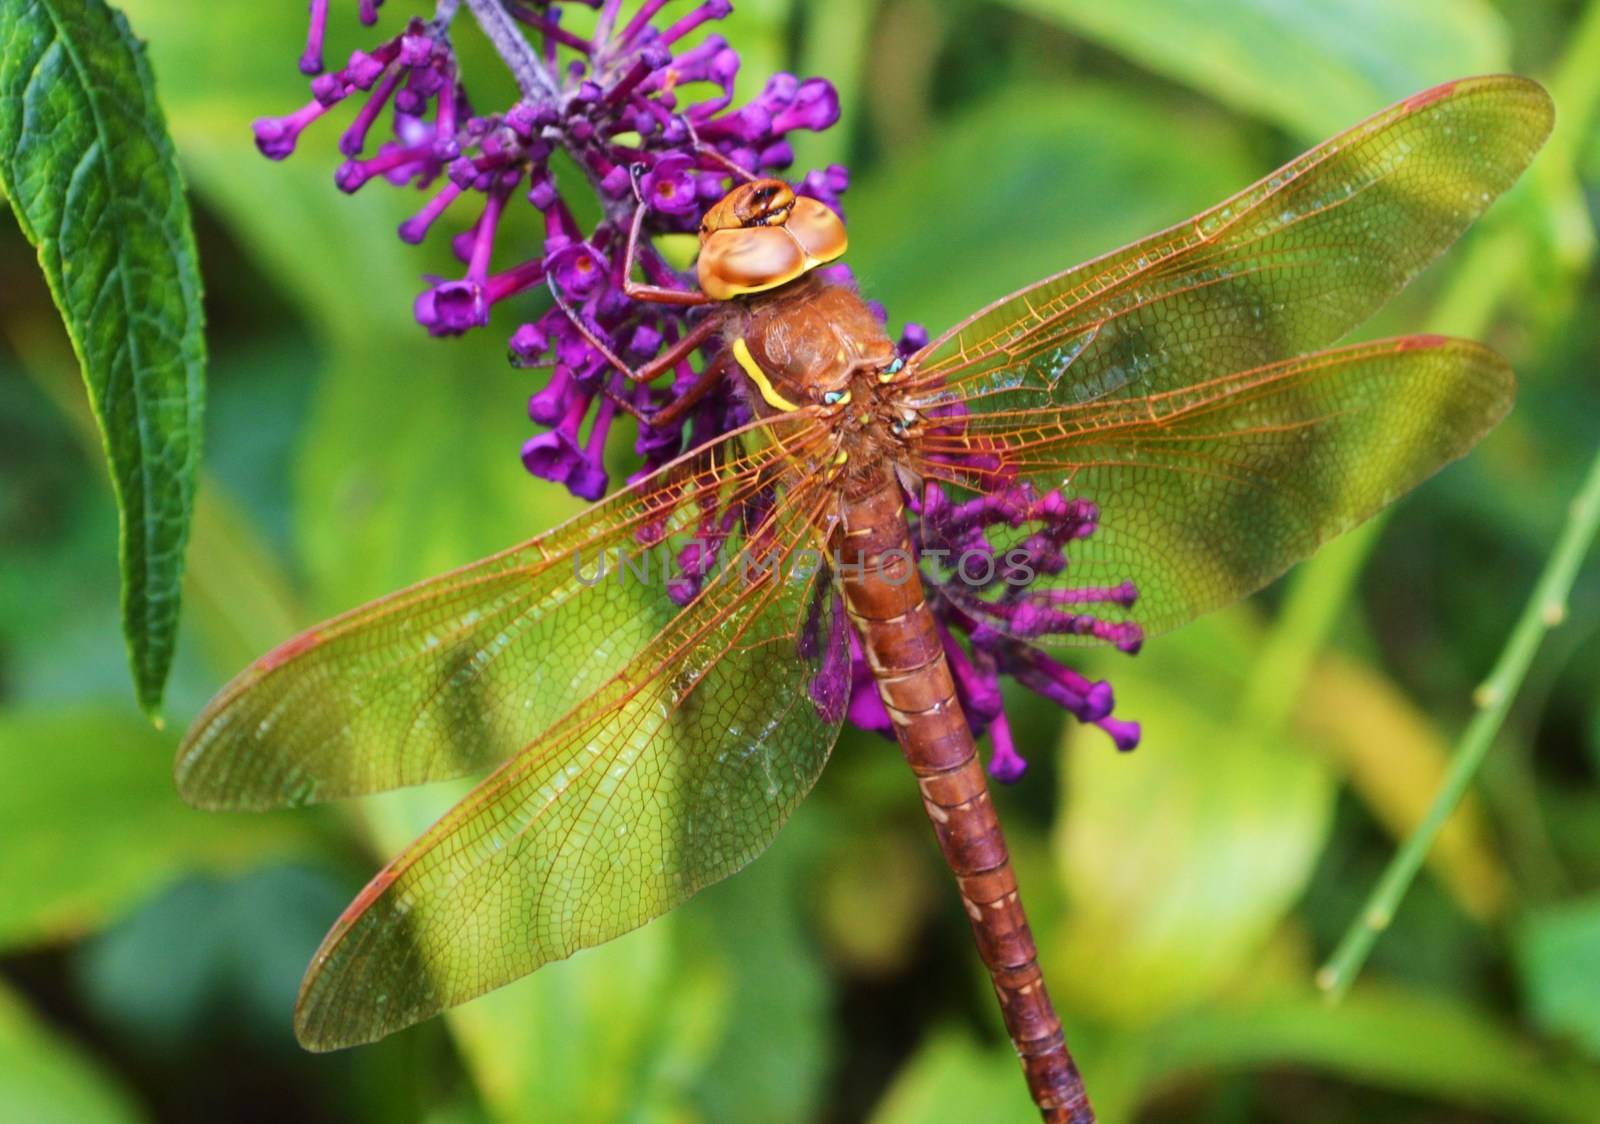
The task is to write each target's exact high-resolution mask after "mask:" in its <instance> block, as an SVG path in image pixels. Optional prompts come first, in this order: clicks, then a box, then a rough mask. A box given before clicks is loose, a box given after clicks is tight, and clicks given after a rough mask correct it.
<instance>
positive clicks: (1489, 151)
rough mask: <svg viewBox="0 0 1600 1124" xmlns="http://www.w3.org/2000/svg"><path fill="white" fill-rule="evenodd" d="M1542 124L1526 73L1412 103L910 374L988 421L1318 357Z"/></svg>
mask: <svg viewBox="0 0 1600 1124" xmlns="http://www.w3.org/2000/svg"><path fill="white" fill-rule="evenodd" d="M1552 120H1553V107H1552V105H1551V102H1550V98H1549V95H1548V94H1546V93H1545V92H1544V90H1543V89H1542V88H1541V87H1540V86H1539V85H1538V84H1537V83H1534V82H1530V81H1528V80H1526V79H1523V78H1516V77H1509V76H1494V77H1486V78H1473V79H1467V80H1464V81H1460V82H1454V83H1450V84H1448V85H1444V86H1439V87H1436V88H1434V89H1432V90H1428V91H1426V92H1424V93H1421V94H1417V95H1416V96H1414V97H1411V98H1408V99H1406V100H1405V101H1403V102H1400V103H1399V104H1397V105H1394V106H1392V107H1390V108H1389V109H1386V110H1384V111H1383V112H1381V113H1378V114H1377V115H1375V116H1373V117H1371V118H1369V119H1368V120H1366V121H1364V122H1362V123H1361V124H1360V125H1357V126H1356V127H1355V128H1353V129H1351V130H1349V131H1348V132H1345V133H1342V134H1340V135H1339V136H1337V137H1334V138H1333V139H1332V140H1329V141H1327V142H1325V143H1323V144H1321V145H1319V146H1317V147H1316V148H1314V149H1312V150H1311V151H1309V152H1307V153H1306V154H1304V155H1303V156H1301V157H1299V158H1298V159H1296V160H1294V161H1292V162H1291V163H1289V164H1287V165H1285V166H1284V167H1283V168H1281V169H1279V170H1278V171H1277V172H1274V173H1273V174H1272V175H1270V176H1268V177H1266V178H1265V179H1263V180H1262V181H1261V182H1259V183H1257V184H1255V185H1254V186H1252V187H1249V188H1246V189H1245V190H1244V191H1242V192H1240V193H1239V194H1238V195H1235V196H1234V197H1233V198H1231V199H1229V200H1227V201H1226V202H1224V203H1222V204H1220V205H1218V206H1216V207H1213V208H1212V209H1211V210H1209V211H1206V212H1205V213H1203V214H1200V215H1197V216H1195V217H1194V218H1193V219H1190V220H1188V221H1187V222H1183V223H1180V224H1178V225H1177V226H1174V227H1172V228H1171V229H1170V230H1166V231H1163V232H1161V233H1159V234H1155V235H1152V236H1151V237H1149V238H1146V239H1143V240H1142V241H1139V242H1135V243H1133V244H1132V245H1129V246H1126V247H1124V248H1123V249H1120V250H1117V251H1115V252H1113V253H1111V254H1108V255H1107V256H1105V257H1102V258H1097V259H1095V260H1094V261H1091V262H1088V263H1086V264H1084V265H1080V266H1078V267H1076V268H1074V269H1070V270H1068V271H1067V272H1065V273H1062V274H1059V275H1057V276H1055V277H1051V278H1048V279H1046V280H1044V281H1041V282H1039V283H1038V284H1036V285H1032V286H1029V287H1028V288H1026V289H1023V290H1021V291H1020V292H1018V293H1014V294H1013V295H1011V296H1009V297H1007V298H1005V299H1003V300H1001V301H998V302H997V303H995V304H994V305H991V306H990V307H989V308H986V309H984V310H982V311H981V312H979V313H977V314H976V315H975V316H973V317H972V318H971V319H969V320H967V321H966V322H964V323H962V324H960V325H957V326H956V327H955V328H952V329H951V330H950V331H948V332H946V333H945V334H944V335H942V336H940V337H939V338H938V339H937V340H935V341H934V342H933V343H932V344H930V345H929V347H928V348H927V349H925V350H924V351H923V352H922V353H921V354H920V355H919V356H918V357H916V358H914V359H913V360H912V362H911V368H912V372H911V376H910V377H911V378H912V379H913V380H914V381H915V382H916V383H917V384H919V385H922V386H926V387H927V389H928V392H929V396H930V398H933V397H959V398H960V399H961V400H962V401H963V402H964V403H965V405H966V407H967V409H968V410H970V411H971V412H973V413H976V414H982V413H987V412H991V411H997V412H1007V411H1016V410H1022V409H1029V408H1035V407H1041V406H1052V405H1054V406H1064V405H1070V404H1074V403H1081V402H1087V401H1092V400H1096V399H1100V398H1104V397H1108V396H1109V397H1118V396H1121V397H1129V398H1133V397H1138V396H1141V395H1146V394H1154V393H1159V392H1161V391H1164V390H1171V389H1176V388H1180V387H1186V386H1189V385H1191V384H1194V383H1197V382H1202V381H1204V380H1207V379H1211V378H1214V377H1215V376H1216V375H1217V374H1218V373H1219V372H1226V371H1247V370H1252V369H1255V368H1258V367H1262V366H1265V365H1266V364H1269V363H1273V362H1276V361H1278V360H1281V359H1286V358H1289V357H1290V356H1294V355H1298V354H1301V353H1304V352H1307V351H1310V350H1313V349H1315V348H1321V347H1326V346H1328V345H1329V344H1331V343H1334V342H1335V341H1337V340H1338V339H1339V338H1340V337H1341V336H1343V335H1344V334H1345V333H1347V332H1348V331H1350V330H1351V329H1352V328H1354V327H1355V326H1356V325H1357V324H1359V323H1360V322H1361V321H1363V320H1365V319H1366V318H1367V316H1368V315H1370V314H1371V313H1372V312H1373V311H1374V310H1375V309H1376V308H1377V307H1378V306H1379V305H1381V304H1382V303H1383V302H1384V301H1386V300H1387V299H1388V298H1389V297H1390V296H1392V295H1393V294H1394V293H1396V292H1397V291H1399V289H1400V288H1401V287H1402V286H1404V285H1405V284H1406V282H1408V281H1409V280H1410V279H1411V278H1412V277H1414V276H1415V275H1416V274H1417V273H1418V272H1419V271H1420V270H1421V269H1422V268H1423V267H1424V266H1426V265H1427V264H1428V263H1429V262H1431V261H1432V260H1433V259H1434V258H1435V257H1437V256H1438V255H1439V254H1440V253H1441V252H1442V251H1443V250H1444V249H1445V247H1447V246H1448V245H1449V244H1450V243H1451V242H1452V241H1454V240H1455V238H1456V237H1457V236H1458V235H1460V233H1461V232H1462V231H1463V230H1465V229H1466V227H1467V226H1468V225H1469V224H1470V223H1471V222H1472V221H1473V219H1475V218H1476V217H1477V216H1478V215H1479V214H1481V213H1482V212H1483V210H1484V209H1485V208H1486V207H1488V205H1489V204H1490V202H1491V201H1493V199H1494V198H1495V196H1497V195H1499V194H1500V193H1501V192H1503V191H1504V190H1505V189H1506V188H1507V187H1509V186H1510V185H1511V184H1512V183H1513V182H1514V181H1515V180H1516V178H1517V176H1518V175H1520V174H1521V172H1522V170H1523V169H1524V168H1525V167H1526V166H1527V164H1528V162H1529V161H1530V160H1531V159H1532V158H1533V154H1534V153H1535V152H1536V151H1537V150H1538V148H1539V146H1540V145H1541V144H1542V143H1543V142H1544V138H1545V137H1546V136H1547V135H1548V133H1549V131H1550V126H1551V122H1552Z"/></svg>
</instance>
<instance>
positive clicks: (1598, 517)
mask: <svg viewBox="0 0 1600 1124" xmlns="http://www.w3.org/2000/svg"><path fill="white" fill-rule="evenodd" d="M1597 531H1600V451H1597V452H1596V455H1595V459H1594V461H1593V463H1592V464H1591V465H1590V466H1589V473H1588V476H1587V477H1586V478H1585V480H1584V483H1583V486H1582V488H1581V489H1579V492H1578V495H1577V498H1575V499H1574V500H1573V501H1572V506H1571V508H1570V509H1569V511H1568V515H1567V524H1566V527H1565V528H1564V529H1563V530H1562V532H1561V537H1560V538H1559V539H1558V540H1557V541H1556V546H1555V550H1554V551H1552V552H1551V554H1550V559H1549V561H1548V562H1546V563H1545V568H1544V573H1543V574H1541V575H1540V577H1539V582H1538V584H1537V585H1536V586H1534V590H1533V596H1532V597H1531V598H1530V599H1529V600H1528V604H1527V605H1526V606H1525V607H1524V608H1523V610H1522V616H1521V617H1519V618H1518V620H1517V623H1516V626H1515V627H1514V628H1513V629H1512V630H1511V635H1510V636H1509V637H1508V638H1507V640H1506V645H1505V647H1504V648H1503V649H1502V650H1501V652H1500V658H1499V659H1498V660H1497V661H1496V662H1495V666H1494V670H1493V671H1491V672H1490V673H1489V678H1487V679H1486V680H1484V681H1483V683H1482V684H1481V685H1480V686H1479V687H1478V689H1477V690H1476V691H1475V692H1473V702H1474V703H1476V704H1477V707H1478V713H1477V714H1476V715H1474V716H1473V719H1472V721H1471V722H1470V723H1468V725H1467V728H1466V730H1465V732H1463V734H1462V735H1461V741H1460V742H1459V743H1458V744H1457V746H1456V751H1455V753H1454V755H1453V756H1452V758H1451V761H1450V768H1449V770H1448V771H1447V772H1446V773H1445V777H1444V782H1443V784H1442V785H1441V786H1440V788H1439V792H1438V794H1437V795H1436V796H1435V797H1434V800H1433V804H1432V806H1431V807H1429V809H1428V814H1427V815H1426V816H1424V817H1423V820H1422V822H1421V823H1420V824H1418V825H1417V829H1416V830H1415V831H1414V832H1412V833H1411V835H1410V836H1408V837H1407V838H1406V841H1405V842H1404V843H1403V844H1402V845H1401V847H1400V850H1399V851H1398V852H1396V853H1395V856H1394V858H1393V859H1392V860H1390V862H1389V866H1388V868H1387V869H1386V870H1385V871H1384V872H1383V877H1382V878H1380V879H1379V880H1378V884H1377V885H1376V886H1375V887H1373V890H1372V894H1371V896H1369V897H1368V898H1367V902H1366V905H1365V906H1363V907H1362V909H1361V912H1360V914H1359V915H1357V917H1356V919H1355V920H1354V921H1352V922H1351V924H1350V928H1349V929H1348V930H1346V931H1345V935H1344V938H1343V939H1342V940H1341V941H1340V942H1339V947H1338V948H1337V949H1335V950H1334V953H1333V956H1332V957H1331V958H1330V959H1329V960H1328V962H1327V964H1325V965H1324V966H1323V968H1322V970H1321V971H1319V972H1318V973H1317V986H1318V987H1320V988H1321V989H1322V990H1323V991H1324V992H1326V993H1327V994H1328V997H1329V998H1330V999H1331V1000H1334V1001H1337V1000H1339V999H1342V998H1343V997H1344V995H1345V994H1346V993H1347V992H1348V991H1349V990H1350V985H1351V984H1352V983H1353V982H1354V980H1355V977H1356V974H1357V973H1358V972H1359V971H1360V970H1361V966H1362V964H1363V963H1364V962H1365V961H1366V958H1367V954H1368V953H1369V952H1371V951H1372V946H1373V945H1374V944H1375V943H1376V942H1377V939H1378V936H1379V934H1381V933H1382V932H1383V931H1384V930H1385V929H1387V928H1388V927H1389V923H1390V922H1391V921H1393V920H1394V915H1395V911H1396V910H1397V909H1398V908H1399V907H1400V900H1401V899H1402V898H1403V897H1404V896H1405V893H1406V891H1407V890H1408V889H1409V888H1410V886H1411V882H1412V880H1413V879H1414V878H1415V877H1416V875H1417V871H1418V870H1419V869H1421V867H1422V862H1423V859H1424V858H1426V857H1427V854H1428V850H1429V849H1430V848H1431V847H1432V846H1433V841H1434V840H1435V839H1436V838H1437V837H1438V835H1439V832H1440V830H1441V829H1442V828H1443V827H1444V825H1445V822H1446V821H1447V820H1449V818H1450V815H1451V813H1453V812H1454V811H1455V809H1456V805H1457V804H1459V803H1460V802H1461V798H1462V797H1463V796H1464V795H1466V791H1467V788H1468V787H1469V786H1470V785H1471V784H1472V779H1473V777H1474V776H1475V775H1476V774H1477V772H1478V766H1479V765H1481V764H1482V763H1483V758H1484V755H1485V754H1486V753H1488V751H1489V747H1490V745H1491V744H1493V742H1494V738H1495V735H1496V734H1497V733H1498V732H1499V730H1500V727H1501V725H1502V724H1503V723H1504V722H1505V718H1506V713H1507V712H1508V711H1509V710H1510V709H1511V702H1512V700H1513V699H1514V698H1515V697H1516V694H1517V690H1518V689H1519V688H1520V687H1521V686H1522V680H1523V677H1524V676H1525V675H1526V674H1527V672H1528V666H1529V664H1531V663H1532V662H1533V657H1534V654H1535V653H1536V652H1538V650H1539V645H1540V643H1541V642H1542V641H1543V640H1544V636H1545V633H1547V632H1549V631H1550V630H1551V629H1552V628H1555V627H1556V626H1557V625H1559V624H1560V623H1561V622H1562V621H1563V620H1565V619H1566V615H1567V595H1568V593H1570V592H1571V590H1572V583H1573V581H1574V580H1576V578H1577V576H1578V567H1579V566H1580V565H1581V564H1582V562H1583V557H1584V555H1585V554H1586V553H1587V552H1588V549H1589V547H1590V545H1591V544H1592V543H1593V542H1594V538H1595V533H1596V532H1597Z"/></svg>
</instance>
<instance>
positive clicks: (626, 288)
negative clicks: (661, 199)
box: [622, 164, 716, 308]
mask: <svg viewBox="0 0 1600 1124" xmlns="http://www.w3.org/2000/svg"><path fill="white" fill-rule="evenodd" d="M643 168H644V165H642V164H635V165H634V166H633V167H632V168H630V169H629V172H630V173H631V174H632V175H633V197H634V199H636V200H637V201H638V205H637V206H635V207H634V209H633V223H632V224H631V225H630V226H629V227H628V245H627V249H626V250H624V251H623V268H622V292H623V294H624V295H625V296H627V297H628V298H629V299H630V300H636V301H644V302H645V303H647V304H670V305H676V306H678V307H680V308H693V307H695V306H697V305H702V304H713V303H715V302H716V298H715V297H711V296H707V295H706V294H705V293H702V292H701V291H700V290H699V289H669V288H667V287H666V286H664V285H641V284H639V283H638V282H637V281H635V280H634V279H633V267H634V266H635V265H637V264H638V261H639V235H640V232H641V231H642V230H643V229H644V214H645V211H646V210H647V209H648V208H647V207H646V206H645V202H644V193H643V192H641V191H640V190H639V174H640V172H641V171H642V170H643Z"/></svg>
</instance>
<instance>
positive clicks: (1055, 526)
mask: <svg viewBox="0 0 1600 1124" xmlns="http://www.w3.org/2000/svg"><path fill="white" fill-rule="evenodd" d="M907 503H908V506H909V508H910V511H911V512H912V514H913V519H914V526H913V529H912V541H913V543H914V544H915V546H916V549H917V552H918V555H919V558H918V561H919V564H920V565H921V569H922V579H923V583H924V585H925V586H926V587H927V590H928V592H929V599H928V604H929V606H930V607H931V608H932V610H933V613H934V616H935V618H936V619H937V621H938V625H939V632H940V635H941V637H942V638H943V641H944V650H945V657H946V659H947V660H948V661H949V664H950V672H951V675H952V677H953V678H954V679H955V685H956V694H957V696H958V697H959V698H960V700H961V708H962V710H963V712H964V713H965V714H966V716H967V720H968V721H969V722H970V723H971V724H972V728H973V732H974V733H975V734H979V733H982V732H983V731H984V730H985V729H987V730H988V731H989V735H990V738H991V740H992V742H993V745H994V749H993V753H992V755H991V756H990V759H989V772H990V774H991V775H992V776H994V777H996V778H997V779H999V780H1002V781H1007V782H1011V781H1015V780H1017V779H1019V778H1020V777H1021V776H1022V773H1023V771H1024V770H1025V769H1026V768H1027V765H1028V763H1027V761H1026V760H1025V759H1024V758H1023V757H1022V755H1021V754H1019V753H1018V752H1017V749H1016V744H1015V743H1014V742H1013V740H1012V737H1011V726H1010V723H1009V722H1008V721H1007V719H1006V713H1005V707H1004V705H1003V703H1002V700H1001V695H1000V677H1001V676H1002V675H1009V676H1011V677H1012V678H1013V679H1015V680H1016V681H1017V682H1018V683H1020V684H1022V685H1023V686H1024V687H1027V688H1028V689H1029V690H1031V691H1033V692H1034V693H1036V694H1038V695H1042V696H1043V697H1044V698H1047V699H1049V700H1050V701H1051V702H1053V703H1055V704H1056V705H1057V706H1059V707H1061V708H1062V709H1063V710H1065V711H1066V712H1067V713H1069V714H1071V715H1072V716H1073V717H1074V718H1076V719H1077V720H1078V721H1079V722H1082V723H1084V724H1086V725H1092V726H1097V727H1099V728H1100V729H1102V730H1104V731H1105V732H1106V733H1107V734H1108V735H1110V737H1111V740H1112V741H1113V742H1114V743H1115V744H1116V747H1117V748H1118V749H1120V750H1124V751H1126V750H1131V749H1133V748H1135V747H1136V746H1137V745H1138V744H1139V726H1138V723H1135V722H1126V721H1123V720H1121V719H1118V718H1115V717H1113V716H1112V713H1111V712H1112V709H1113V707H1114V705H1115V699H1114V696H1113V694H1112V690H1111V684H1109V683H1107V682H1105V681H1104V680H1100V681H1098V682H1093V681H1090V680H1089V679H1087V678H1085V677H1084V676H1082V675H1080V674H1079V673H1078V672H1076V671H1074V670H1072V669H1071V668H1070V667H1067V666H1066V665H1065V664H1062V663H1059V662H1058V661H1056V660H1054V659H1052V658H1051V657H1050V656H1048V655H1046V654H1045V653H1044V652H1042V651H1040V650H1039V648H1038V647H1037V646H1035V645H1034V644H1033V643H1031V641H1034V640H1037V639H1039V638H1040V637H1044V636H1091V637H1094V638H1096V639H1098V640H1102V641H1105V642H1107V643H1110V644H1112V645H1114V646H1116V647H1117V648H1119V649H1120V650H1122V651H1124V652H1128V653H1130V654H1131V653H1133V652H1137V651H1138V650H1139V646H1140V644H1141V642H1142V641H1143V635H1142V634H1141V632H1140V630H1139V627H1138V625H1135V624H1130V623H1126V622H1120V621H1108V620H1104V619H1102V618H1100V617H1098V616H1096V615H1094V614H1093V613H1091V612H1087V611H1085V610H1086V609H1087V608H1088V607H1091V606H1094V605H1108V606H1113V607H1123V608H1126V607H1130V606H1132V605H1133V603H1134V601H1135V599H1136V598H1137V596H1138V593H1137V591H1136V590H1135V589H1134V587H1133V583H1131V582H1123V583H1122V584H1121V585H1117V586H1111V587H1087V586H1085V587H1078V588H1055V587H1054V586H1053V585H1052V587H1051V588H1043V589H1039V588H1034V585H1035V583H1036V582H1039V581H1040V580H1041V579H1045V578H1050V577H1054V576H1055V575H1059V574H1062V573H1064V572H1065V571H1066V569H1067V566H1068V559H1067V550H1068V548H1069V546H1070V544H1072V543H1073V542H1078V541H1081V540H1083V539H1086V538H1088V537H1089V536H1091V535H1093V534H1094V533H1095V528H1096V525H1097V523H1098V520H1099V517H1100V513H1099V511H1098V510H1097V509H1096V508H1095V506H1094V504H1092V503H1089V502H1088V501H1086V500H1081V499H1080V500H1069V499H1067V498H1065V497H1064V496H1063V495H1062V494H1061V493H1060V491H1050V492H1046V493H1045V494H1044V495H1043V496H1040V495H1037V494H1036V493H1035V491H1034V489H1033V488H1032V487H1031V486H1029V485H1028V484H1025V483H1023V484H1011V485H1007V486H1005V487H1002V488H999V489H997V490H995V491H993V492H989V493H986V494H981V495H978V496H976V497H975V498H973V499H970V500H964V501H962V502H960V503H955V502H952V501H951V500H950V499H949V498H948V496H947V495H946V493H945V491H944V489H943V488H941V487H940V486H939V485H937V484H929V485H927V488H926V491H925V492H923V493H922V494H921V495H920V496H916V495H912V496H908V497H907ZM1024 529H1025V530H1027V531H1028V533H1027V534H1025V535H1023V536H1021V538H1020V541H1018V542H1017V543H1016V545H1014V546H1010V547H1008V548H1006V549H1003V550H1002V549H1001V548H1000V547H999V546H997V543H996V539H1001V541H1008V540H1011V539H1013V538H1014V537H1015V536H1016V533H1017V532H1018V531H1019V530H1024ZM1002 536H1004V537H1003V538H1002ZM941 559H951V560H954V562H953V563H952V565H951V566H950V567H948V568H946V567H940V566H939V565H938V560H941ZM958 635H965V637H966V640H967V643H966V646H965V647H963V645H962V644H961V643H960V642H959V641H958V639H957V636H958ZM853 643H854V641H853V640H852V644H853ZM852 654H853V656H854V664H853V667H852V676H853V679H852V685H851V692H850V704H849V715H850V720H851V721H852V722H853V723H855V724H856V725H857V726H860V727H861V728H863V729H867V730H876V731H877V732H879V733H881V734H884V735H885V736H888V737H893V735H894V730H893V727H892V726H891V724H890V721H889V715H888V712H887V711H885V710H884V708H883V703H882V702H881V701H880V700H879V698H878V693H877V690H876V688H875V686H874V684H873V681H872V672H871V670H870V669H869V668H867V666H866V664H865V661H864V660H863V659H862V657H861V652H860V650H859V648H853V649H852Z"/></svg>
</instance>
